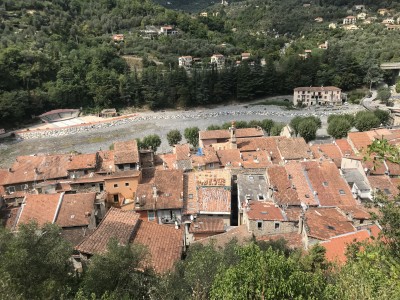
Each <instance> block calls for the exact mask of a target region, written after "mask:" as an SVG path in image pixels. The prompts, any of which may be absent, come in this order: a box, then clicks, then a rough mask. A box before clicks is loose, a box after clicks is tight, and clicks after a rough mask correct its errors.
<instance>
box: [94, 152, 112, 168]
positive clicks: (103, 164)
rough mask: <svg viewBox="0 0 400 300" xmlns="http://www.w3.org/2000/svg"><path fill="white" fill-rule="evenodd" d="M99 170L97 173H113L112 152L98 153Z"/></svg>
mask: <svg viewBox="0 0 400 300" xmlns="http://www.w3.org/2000/svg"><path fill="white" fill-rule="evenodd" d="M98 153H99V164H100V165H99V170H98V171H97V172H98V173H108V172H115V165H114V151H113V150H110V151H99V152H98Z"/></svg>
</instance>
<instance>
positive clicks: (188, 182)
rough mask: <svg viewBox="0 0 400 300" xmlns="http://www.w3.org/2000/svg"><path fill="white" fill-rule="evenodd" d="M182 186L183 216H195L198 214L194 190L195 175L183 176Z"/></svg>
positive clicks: (195, 191)
mask: <svg viewBox="0 0 400 300" xmlns="http://www.w3.org/2000/svg"><path fill="white" fill-rule="evenodd" d="M183 176H184V179H183V184H184V188H183V189H184V192H183V200H184V206H183V212H184V213H185V214H189V215H190V214H196V213H198V212H199V203H198V199H197V190H196V176H195V173H187V174H184V175H183Z"/></svg>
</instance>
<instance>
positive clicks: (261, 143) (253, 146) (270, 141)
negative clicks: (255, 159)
mask: <svg viewBox="0 0 400 300" xmlns="http://www.w3.org/2000/svg"><path fill="white" fill-rule="evenodd" d="M280 139H283V138H281V137H261V138H256V139H254V138H252V139H240V140H239V141H238V142H237V146H238V149H240V152H248V151H257V149H259V150H260V151H266V152H267V154H268V155H269V156H271V158H272V162H274V163H279V162H280V161H281V156H280V153H279V150H278V145H277V141H278V140H280Z"/></svg>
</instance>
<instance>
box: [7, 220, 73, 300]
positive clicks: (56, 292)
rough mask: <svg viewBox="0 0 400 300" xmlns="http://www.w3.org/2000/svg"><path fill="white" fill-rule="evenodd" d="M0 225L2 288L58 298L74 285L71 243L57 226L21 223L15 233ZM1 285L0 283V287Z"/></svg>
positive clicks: (27, 294) (35, 296)
mask: <svg viewBox="0 0 400 300" xmlns="http://www.w3.org/2000/svg"><path fill="white" fill-rule="evenodd" d="M3 230H4V229H2V228H0V251H1V255H0V274H1V276H0V277H1V278H2V279H3V280H5V282H3V284H6V285H7V286H8V287H7V286H6V287H5V289H6V290H7V288H8V289H10V290H13V291H15V292H16V293H18V294H21V295H22V296H23V298H25V299H60V298H61V295H62V294H64V295H66V294H67V293H68V289H69V288H71V287H73V284H72V283H73V281H74V279H73V277H72V274H73V269H72V264H71V262H70V261H69V259H70V257H71V255H72V247H71V246H70V244H69V243H68V242H66V241H65V240H64V239H63V238H62V237H61V235H60V233H61V230H60V228H59V227H58V226H56V225H52V224H45V225H44V226H43V227H39V226H38V224H37V223H29V224H21V225H19V227H18V234H15V235H11V234H8V233H7V232H5V231H3ZM1 289H2V288H1V287H0V290H1Z"/></svg>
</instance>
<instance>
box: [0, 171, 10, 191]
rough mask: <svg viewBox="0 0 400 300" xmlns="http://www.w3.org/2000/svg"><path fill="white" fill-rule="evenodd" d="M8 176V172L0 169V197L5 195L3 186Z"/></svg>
mask: <svg viewBox="0 0 400 300" xmlns="http://www.w3.org/2000/svg"><path fill="white" fill-rule="evenodd" d="M7 176H8V170H5V169H0V196H1V195H3V194H4V193H5V190H4V187H3V184H4V183H5V182H6V180H7Z"/></svg>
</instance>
